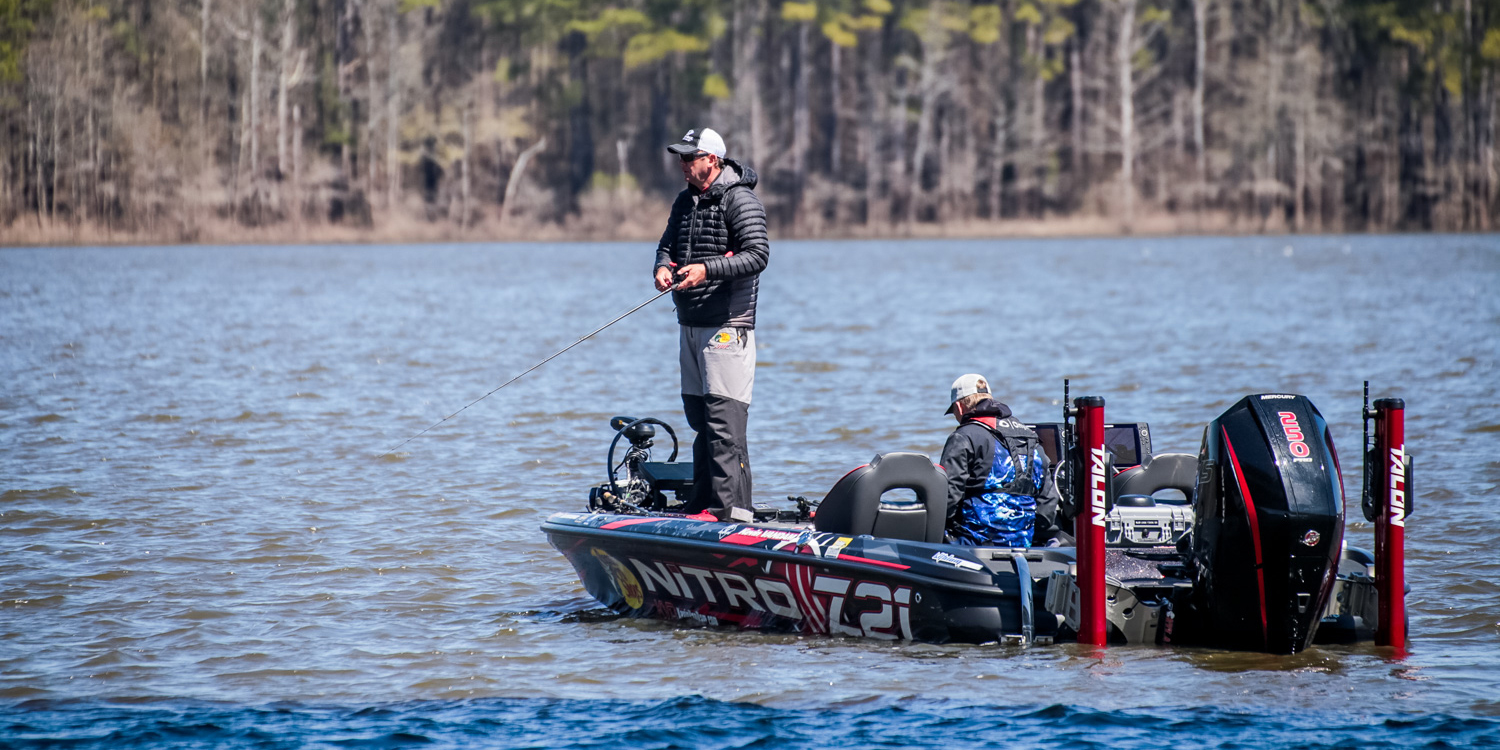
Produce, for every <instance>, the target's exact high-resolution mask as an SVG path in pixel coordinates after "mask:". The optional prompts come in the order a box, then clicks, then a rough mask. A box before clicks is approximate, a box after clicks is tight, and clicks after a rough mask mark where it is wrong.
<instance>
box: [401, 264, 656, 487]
mask: <svg viewBox="0 0 1500 750" xmlns="http://www.w3.org/2000/svg"><path fill="white" fill-rule="evenodd" d="M676 288H677V285H676V284H673V285H672V286H669V287H667V288H666V289H663V290H662V291H660V292H657V293H656V295H654V296H653V297H651V298H650V299H648V300H646V301H645V302H642V303H641V304H639V305H636V306H635V307H632V308H630V309H629V310H626V311H625V312H623V313H621V314H620V315H619V316H618V317H616V318H615V319H614V320H611V321H609V322H608V323H605V324H604V325H602V326H599V327H598V328H595V329H594V330H592V331H589V332H588V333H586V334H584V335H583V337H582V338H580V339H578V340H577V341H574V342H573V343H571V344H568V345H567V346H565V347H563V348H561V349H559V350H557V352H556V353H554V354H553V355H552V356H550V357H548V358H546V359H544V360H542V361H540V362H538V363H536V364H534V365H532V366H530V367H528V368H526V369H525V370H523V371H522V372H521V374H520V375H517V376H515V377H513V378H511V379H510V380H507V381H505V382H504V383H501V384H500V385H498V386H495V388H494V390H491V391H490V392H489V393H486V394H484V395H483V396H480V397H479V398H476V399H474V400H473V401H470V402H469V403H467V404H464V407H463V409H459V410H458V411H456V412H453V413H452V414H449V415H448V416H446V417H443V418H442V419H439V420H438V421H436V422H434V423H433V424H432V425H431V426H429V427H428V428H427V429H425V430H422V431H421V432H419V433H417V434H415V435H412V436H411V437H409V438H407V439H405V440H403V441H401V445H398V446H396V447H394V448H392V449H390V450H388V451H386V452H385V453H382V454H380V455H379V456H376V457H375V460H376V461H379V460H380V459H382V458H385V457H386V456H389V455H391V454H392V453H395V452H396V451H399V450H401V449H402V448H404V447H406V444H407V443H410V442H411V441H413V440H416V439H417V438H419V437H422V436H423V435H426V434H427V433H428V432H431V431H432V430H433V429H434V428H436V427H437V426H438V425H441V424H442V423H444V422H446V421H448V420H450V419H452V418H454V417H456V416H458V415H459V414H462V413H463V411H464V409H467V408H469V407H470V406H473V405H474V404H477V403H479V402H480V401H483V400H485V399H487V398H489V397H490V396H492V395H494V393H495V391H498V390H500V389H501V388H504V387H505V386H507V385H510V384H511V383H514V382H516V381H517V380H520V379H521V378H522V376H524V375H526V373H529V372H531V371H532V370H535V369H537V368H538V367H541V366H542V365H545V364H547V363H548V362H551V361H552V360H554V359H557V358H558V357H561V356H562V355H563V353H564V352H567V351H568V350H569V349H572V348H573V347H575V346H578V345H579V344H582V343H583V342H585V341H588V340H589V339H591V338H593V337H594V335H595V334H597V333H599V332H600V331H602V330H604V329H606V328H608V327H610V326H612V325H614V324H616V323H618V322H620V321H622V320H624V319H625V318H627V317H630V315H631V314H632V313H634V312H635V311H636V310H639V309H641V308H643V307H645V306H646V305H649V304H651V303H652V302H655V301H657V300H659V299H661V298H662V297H665V296H667V293H668V292H671V291H672V290H674V289H676Z"/></svg>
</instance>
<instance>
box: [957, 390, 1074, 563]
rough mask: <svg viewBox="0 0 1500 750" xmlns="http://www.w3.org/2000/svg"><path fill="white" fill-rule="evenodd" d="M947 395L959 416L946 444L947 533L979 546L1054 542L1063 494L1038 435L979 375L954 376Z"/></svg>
mask: <svg viewBox="0 0 1500 750" xmlns="http://www.w3.org/2000/svg"><path fill="white" fill-rule="evenodd" d="M948 396H949V399H948V400H949V406H948V411H947V412H946V413H948V414H952V415H953V416H954V418H955V419H957V420H958V428H957V429H955V430H954V431H953V434H951V435H949V436H948V442H947V444H946V445H944V446H943V458H942V462H943V471H945V472H947V474H948V524H947V531H948V535H949V536H950V537H952V538H953V539H954V541H956V542H957V543H959V544H967V545H972V546H978V547H1030V546H1032V544H1046V543H1047V542H1049V541H1051V540H1053V539H1054V538H1055V537H1056V535H1057V534H1058V533H1059V529H1058V527H1057V506H1058V501H1059V500H1060V499H1061V497H1060V495H1059V494H1058V491H1057V486H1056V483H1055V482H1054V481H1053V479H1052V471H1051V467H1050V466H1048V462H1047V454H1046V453H1045V452H1043V451H1042V444H1041V441H1040V440H1038V439H1037V435H1036V433H1035V432H1034V431H1032V429H1031V428H1030V427H1027V426H1026V425H1024V424H1022V423H1021V422H1019V421H1017V420H1016V419H1015V418H1013V417H1012V416H1011V412H1010V407H1009V406H1006V405H1005V404H1002V403H1000V402H999V401H996V400H994V399H993V398H991V397H990V385H989V381H987V380H985V378H984V376H983V375H979V374H976V373H970V374H968V375H964V376H962V377H960V378H959V379H958V380H955V381H953V385H952V387H951V388H950V389H949V392H948Z"/></svg>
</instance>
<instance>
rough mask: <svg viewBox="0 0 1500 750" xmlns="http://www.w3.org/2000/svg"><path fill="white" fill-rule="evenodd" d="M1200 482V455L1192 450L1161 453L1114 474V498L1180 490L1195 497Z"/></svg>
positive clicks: (1190, 497)
mask: <svg viewBox="0 0 1500 750" xmlns="http://www.w3.org/2000/svg"><path fill="white" fill-rule="evenodd" d="M1197 481H1198V457H1197V456H1195V455H1193V454H1191V453H1159V454H1157V455H1155V456H1152V457H1151V460H1150V461H1147V462H1146V464H1145V465H1144V466H1136V467H1134V468H1131V469H1128V470H1126V471H1122V472H1120V473H1119V474H1117V475H1115V479H1114V489H1115V497H1123V496H1125V495H1150V494H1152V493H1154V492H1157V491H1158V490H1168V489H1170V490H1180V491H1181V492H1182V495H1183V497H1186V498H1188V499H1189V500H1192V498H1193V485H1194V484H1195V483H1196V482H1197Z"/></svg>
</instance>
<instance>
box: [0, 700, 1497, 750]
mask: <svg viewBox="0 0 1500 750" xmlns="http://www.w3.org/2000/svg"><path fill="white" fill-rule="evenodd" d="M271 737H274V738H276V740H277V744H278V745H279V746H286V747H294V746H303V747H306V746H321V745H338V746H364V747H408V746H414V745H429V746H433V747H465V748H473V747H485V748H521V747H551V748H584V747H588V748H605V747H620V748H639V747H664V748H665V747H671V748H688V747H747V748H748V747H755V748H761V747H764V748H771V747H862V748H875V747H903V748H908V747H956V746H960V747H966V748H968V747H973V748H990V747H994V748H1000V747H1039V746H1047V747H1067V748H1104V747H1108V748H1111V750H1138V749H1139V750H1157V749H1158V748H1160V747H1163V746H1168V745H1171V744H1175V743H1174V741H1175V742H1191V743H1192V744H1193V745H1194V746H1195V748H1199V749H1202V750H1208V749H1211V748H1240V749H1246V750H1255V749H1257V748H1304V747H1329V746H1344V747H1354V746H1358V747H1397V746H1399V747H1403V748H1424V747H1433V748H1436V747H1454V746H1485V745H1488V744H1492V743H1495V742H1497V741H1500V719H1497V718H1494V717H1488V716H1457V715H1451V714H1428V715H1411V714H1399V715H1396V714H1391V715H1380V714H1366V713H1358V714H1356V713H1330V712H1316V711H1314V712H1299V713H1289V712H1281V711H1267V712H1254V711H1244V710H1228V709H1222V708H1218V707H1213V706H1193V707H1180V706H1179V707H1172V706H1166V707H1160V708H1150V709H1130V710H1102V709H1093V708H1086V707H1080V706H1072V705H1063V704H1054V705H1045V704H1033V705H1019V706H986V705H972V704H966V703H962V702H953V701H941V700H931V699H900V700H888V701H877V702H875V703H873V704H860V705H854V706H850V705H847V704H844V705H835V706H829V705H819V706H797V707H771V706H762V705H758V704H755V703H736V702H726V701H719V700H713V699H709V698H703V697H700V696H685V697H680V698H673V699H670V700H665V701H639V702H636V701H591V700H565V699H542V698H481V699H473V700H458V701H409V702H400V703H382V704H375V705H368V706H360V705H343V704H339V705H327V704H305V703H289V702H279V703H271V704H266V705H260V706H244V705H235V704H225V703H214V702H207V701H186V700H176V699H157V698H138V699H122V700H112V701H101V700H85V699H80V700H53V699H28V700H22V701H19V702H16V703H13V704H12V705H10V706H8V707H4V708H0V740H3V742H0V744H3V745H5V746H7V747H52V746H58V745H66V746H68V747H74V748H78V747H83V748H88V747H100V748H104V747H108V748H122V747H126V748H168V747H179V746H184V745H190V746H203V747H218V748H238V747H263V746H265V743H266V741H267V739H268V738H271Z"/></svg>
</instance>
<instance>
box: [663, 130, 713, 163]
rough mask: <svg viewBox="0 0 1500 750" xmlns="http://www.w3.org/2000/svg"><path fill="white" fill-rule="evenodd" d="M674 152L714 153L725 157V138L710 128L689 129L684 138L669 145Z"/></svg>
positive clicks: (669, 148) (668, 147) (668, 148)
mask: <svg viewBox="0 0 1500 750" xmlns="http://www.w3.org/2000/svg"><path fill="white" fill-rule="evenodd" d="M667 150H668V151H671V152H672V153H674V154H679V155H681V154H713V155H714V156H717V157H719V158H720V159H722V158H724V139H723V138H721V137H720V136H719V134H718V133H715V132H714V131H713V130H710V129H709V128H704V129H703V130H702V131H698V130H689V131H688V132H687V134H686V135H684V136H682V140H680V141H678V142H676V143H674V144H672V145H670V146H667Z"/></svg>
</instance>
